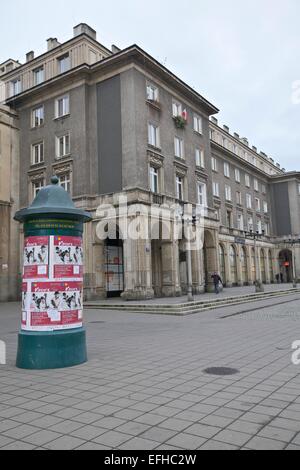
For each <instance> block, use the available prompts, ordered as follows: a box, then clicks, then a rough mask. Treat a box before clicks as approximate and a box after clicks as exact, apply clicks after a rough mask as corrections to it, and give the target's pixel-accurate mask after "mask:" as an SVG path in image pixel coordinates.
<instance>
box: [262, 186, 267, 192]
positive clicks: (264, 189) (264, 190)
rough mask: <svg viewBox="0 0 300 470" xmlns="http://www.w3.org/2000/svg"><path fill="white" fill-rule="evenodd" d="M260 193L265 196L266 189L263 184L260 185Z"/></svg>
mask: <svg viewBox="0 0 300 470" xmlns="http://www.w3.org/2000/svg"><path fill="white" fill-rule="evenodd" d="M261 192H262V193H263V194H266V192H267V188H266V185H265V184H262V185H261Z"/></svg>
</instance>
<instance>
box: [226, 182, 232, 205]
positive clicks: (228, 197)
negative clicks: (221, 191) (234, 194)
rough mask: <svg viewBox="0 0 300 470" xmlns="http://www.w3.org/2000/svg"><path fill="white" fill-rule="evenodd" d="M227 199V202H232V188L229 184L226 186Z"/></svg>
mask: <svg viewBox="0 0 300 470" xmlns="http://www.w3.org/2000/svg"><path fill="white" fill-rule="evenodd" d="M225 199H226V201H231V187H230V186H228V185H227V184H226V185H225Z"/></svg>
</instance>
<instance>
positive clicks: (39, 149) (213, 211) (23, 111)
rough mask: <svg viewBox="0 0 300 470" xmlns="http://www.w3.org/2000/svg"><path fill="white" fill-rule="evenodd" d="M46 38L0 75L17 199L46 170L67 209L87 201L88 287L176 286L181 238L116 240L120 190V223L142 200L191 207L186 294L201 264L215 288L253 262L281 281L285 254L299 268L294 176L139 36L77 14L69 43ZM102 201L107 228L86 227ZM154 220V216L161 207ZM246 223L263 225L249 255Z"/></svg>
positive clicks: (101, 293)
mask: <svg viewBox="0 0 300 470" xmlns="http://www.w3.org/2000/svg"><path fill="white" fill-rule="evenodd" d="M47 43H48V51H47V52H46V53H45V54H43V55H42V56H39V57H37V58H34V53H33V52H30V53H28V54H27V62H26V64H23V65H21V64H19V63H18V62H16V61H14V62H13V64H14V67H13V68H12V69H9V70H8V71H7V70H6V69H5V70H4V71H3V72H2V75H1V76H0V80H1V81H2V89H4V91H5V102H6V105H7V106H9V107H10V108H11V109H12V110H13V112H15V113H17V115H18V117H19V122H18V128H19V148H20V160H19V161H20V178H19V190H20V197H19V201H18V202H19V207H25V206H27V205H28V204H29V203H30V202H31V200H32V199H33V197H34V196H35V194H36V193H37V192H38V190H39V189H40V188H41V187H42V186H44V185H45V184H47V183H48V182H49V180H50V177H51V176H52V175H53V174H54V173H55V174H57V175H58V176H59V178H60V182H61V184H62V185H63V186H64V187H65V189H66V190H68V191H70V193H71V195H72V197H73V199H74V201H75V203H76V204H77V205H78V207H83V208H85V209H88V210H90V211H91V212H92V214H93V222H92V223H91V224H89V225H88V226H87V228H86V232H85V245H86V253H87V256H86V273H85V293H86V297H87V298H104V297H106V296H111V295H122V296H123V297H124V298H127V299H147V298H152V297H153V296H155V295H156V296H174V295H180V293H184V292H186V290H187V282H188V281H187V274H186V271H187V270H186V264H187V261H186V255H185V252H186V248H185V243H184V240H177V239H175V238H174V237H173V236H172V235H170V237H169V238H165V239H163V238H161V239H158V240H153V239H152V238H151V237H150V236H148V237H145V238H144V239H140V240H133V239H126V240H125V239H124V240H123V237H122V227H121V223H120V218H121V208H120V204H119V200H120V197H124V196H126V198H127V201H128V205H129V206H130V207H132V208H133V209H132V213H131V214H130V215H128V216H127V219H128V221H129V222H132V221H134V220H137V221H140V220H142V221H143V222H144V223H145V225H149V224H150V223H152V222H150V221H149V220H148V219H149V217H148V215H147V211H148V213H149V208H151V207H153V206H154V207H155V208H156V209H158V210H159V209H160V208H162V207H169V208H173V207H174V205H175V204H177V205H179V206H180V207H182V206H183V203H190V204H191V205H193V206H195V207H196V206H197V205H201V206H203V207H204V232H203V233H204V235H203V247H202V246H201V247H199V249H196V250H193V252H192V279H193V290H194V292H195V293H201V292H204V291H205V290H206V289H210V288H211V274H212V272H214V271H218V272H220V273H221V275H222V277H223V278H224V281H225V283H226V284H227V285H228V286H231V285H244V284H253V283H254V281H255V262H256V260H258V262H259V272H260V276H261V280H262V281H263V282H265V283H271V282H275V278H276V274H277V273H280V272H282V273H283V276H284V279H283V280H284V281H286V282H288V281H291V280H292V277H293V274H292V268H293V262H294V264H296V266H297V273H296V274H297V277H299V278H300V257H298V249H297V248H293V250H294V251H295V253H294V254H296V262H295V260H294V261H293V256H292V251H291V250H292V249H291V248H289V247H287V246H286V242H285V237H286V236H288V237H298V235H299V234H300V220H299V204H300V191H299V187H300V186H299V185H300V174H298V173H296V172H295V173H286V172H285V171H284V170H283V169H282V168H281V167H280V165H278V164H275V163H274V161H273V160H272V159H270V158H268V157H267V156H266V155H265V154H262V153H258V152H257V149H255V147H250V146H249V143H248V141H247V139H241V138H240V137H239V136H238V135H237V134H233V135H231V134H230V132H229V129H228V128H227V127H226V126H224V127H223V128H221V127H220V126H219V125H218V122H217V120H216V119H215V118H214V117H213V116H214V115H215V114H216V113H217V112H218V109H217V108H216V107H215V106H214V105H213V104H211V103H209V102H208V101H207V100H206V99H205V98H204V97H202V96H201V95H200V94H198V93H196V92H195V91H194V90H193V89H192V88H191V87H189V86H188V85H187V84H185V83H184V82H182V81H181V80H180V79H178V78H177V77H176V76H175V75H174V74H172V72H170V71H169V70H167V69H166V68H165V67H163V66H162V65H161V64H160V63H158V62H157V61H156V60H155V59H153V58H152V57H151V56H149V54H147V53H146V52H144V51H143V50H142V49H140V48H139V47H138V46H136V45H133V46H131V47H129V48H127V49H124V50H119V49H118V48H116V47H115V46H113V47H112V48H111V50H109V49H107V48H106V47H104V46H102V45H101V44H100V43H98V42H97V40H96V33H95V31H94V30H92V29H91V28H90V27H89V26H87V25H85V24H81V25H78V26H76V27H75V28H74V37H73V38H72V39H71V40H70V41H67V42H66V43H64V44H59V43H58V41H57V39H53V38H52V39H49V40H48V41H47ZM103 204H106V205H107V204H110V205H111V206H112V207H114V208H115V211H116V219H117V223H118V237H117V240H112V239H109V240H101V239H99V237H98V233H97V227H98V226H99V223H100V224H101V223H102V221H103V214H102V211H99V207H101V206H102V207H103ZM137 207H138V208H139V209H138V210H135V209H136V208H137ZM144 209H145V211H144ZM172 210H173V209H172ZM156 223H157V224H158V226H159V227H161V225H162V220H161V218H160V217H158V218H157V220H156ZM172 224H173V225H174V224H175V219H174V218H173V222H172ZM250 230H253V231H258V232H260V233H262V232H263V233H264V236H263V237H261V239H260V241H259V243H258V248H257V253H254V252H253V250H254V246H253V240H251V239H250V238H247V237H245V232H246V231H250ZM172 233H173V231H172ZM110 254H112V255H110ZM113 254H117V255H116V256H114V259H117V262H116V263H115V265H114V263H112V262H111V256H113ZM287 263H288V264H287ZM298 267H299V270H298ZM112 279H113V280H112Z"/></svg>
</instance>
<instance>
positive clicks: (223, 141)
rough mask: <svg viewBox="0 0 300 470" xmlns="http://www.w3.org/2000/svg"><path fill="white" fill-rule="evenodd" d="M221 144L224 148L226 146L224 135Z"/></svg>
mask: <svg viewBox="0 0 300 470" xmlns="http://www.w3.org/2000/svg"><path fill="white" fill-rule="evenodd" d="M222 145H223V147H224V148H227V139H226V137H222Z"/></svg>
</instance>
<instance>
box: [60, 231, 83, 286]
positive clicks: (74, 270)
mask: <svg viewBox="0 0 300 470" xmlns="http://www.w3.org/2000/svg"><path fill="white" fill-rule="evenodd" d="M52 263H53V269H54V272H53V276H54V278H55V279H66V278H68V279H70V278H71V279H72V278H74V279H76V278H77V279H78V278H82V277H83V253H82V239H81V238H80V237H60V236H55V237H54V242H53V250H52Z"/></svg>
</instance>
